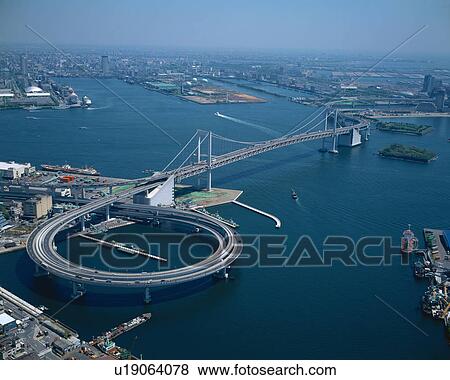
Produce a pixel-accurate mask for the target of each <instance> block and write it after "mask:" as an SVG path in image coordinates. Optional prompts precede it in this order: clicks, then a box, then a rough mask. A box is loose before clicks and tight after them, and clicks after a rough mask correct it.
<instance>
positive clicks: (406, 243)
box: [400, 224, 419, 253]
mask: <svg viewBox="0 0 450 380" xmlns="http://www.w3.org/2000/svg"><path fill="white" fill-rule="evenodd" d="M418 243H419V241H418V240H417V238H416V237H415V235H414V232H412V231H411V225H410V224H408V229H407V230H405V231H403V235H402V238H401V248H400V249H401V251H402V252H403V253H411V252H413V251H415V250H416V249H417V246H418Z"/></svg>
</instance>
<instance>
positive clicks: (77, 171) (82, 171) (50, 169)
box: [41, 164, 100, 176]
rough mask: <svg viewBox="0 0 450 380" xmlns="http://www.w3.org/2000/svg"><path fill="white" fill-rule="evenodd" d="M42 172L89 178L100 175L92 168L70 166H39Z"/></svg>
mask: <svg viewBox="0 0 450 380" xmlns="http://www.w3.org/2000/svg"><path fill="white" fill-rule="evenodd" d="M41 168H42V170H45V171H48V172H63V173H70V174H82V175H90V176H99V175H100V173H99V172H98V171H97V170H96V169H94V168H92V167H86V168H73V167H71V166H70V165H62V166H60V165H47V164H44V165H41Z"/></svg>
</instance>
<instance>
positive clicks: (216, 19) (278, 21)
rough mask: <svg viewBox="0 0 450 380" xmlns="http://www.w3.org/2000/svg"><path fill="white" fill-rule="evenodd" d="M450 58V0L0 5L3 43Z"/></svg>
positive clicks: (7, 1)
mask: <svg viewBox="0 0 450 380" xmlns="http://www.w3.org/2000/svg"><path fill="white" fill-rule="evenodd" d="M26 24H28V25H30V26H32V27H33V28H34V29H36V30H37V31H38V32H39V33H41V34H43V35H45V36H46V37H47V38H48V39H49V40H50V41H52V42H53V43H55V44H64V45H67V44H77V45H109V46H111V45H121V46H124V45H130V46H139V45H147V46H156V47H186V48H191V47H192V48H196V47H197V48H211V47H215V48H245V49H246V48H255V49H260V48H267V49H271V48H282V49H296V50H311V49H314V50H319V51H327V50H328V51H329V50H346V51H351V52H377V53H379V52H386V51H388V50H389V49H391V48H392V47H394V46H395V45H396V44H398V43H399V42H401V41H402V40H404V39H405V38H407V37H408V36H409V35H411V34H412V33H414V32H415V31H416V30H417V29H419V28H420V27H421V26H422V25H428V28H427V29H426V30H425V31H424V32H422V33H421V34H420V35H419V36H418V37H415V38H414V39H413V40H411V41H410V42H409V43H408V44H407V45H406V46H404V47H403V48H402V49H401V51H399V54H410V53H425V54H440V55H441V54H442V55H450V0H434V1H433V0H377V1H369V0H360V1H358V0H336V1H331V0H297V1H296V0H258V1H256V0H248V1H246V0H240V1H237V0H221V1H216V0H147V1H144V0H128V1H114V0H110V1H105V0H90V1H89V0H72V1H63V0H59V1H49V0H38V1H34V0H29V1H24V0H0V43H8V44H11V43H12V44H15V43H33V42H41V41H39V39H38V38H37V37H36V36H35V35H33V34H32V33H31V32H30V31H29V30H28V29H27V28H26V27H25V25H26Z"/></svg>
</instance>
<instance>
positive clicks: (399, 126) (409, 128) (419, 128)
mask: <svg viewBox="0 0 450 380" xmlns="http://www.w3.org/2000/svg"><path fill="white" fill-rule="evenodd" d="M377 127H378V129H379V130H380V131H387V132H396V133H404V134H408V135H419V136H422V135H424V134H425V133H428V132H430V131H432V129H433V128H432V127H430V126H429V125H418V124H410V123H400V122H381V121H380V122H378V124H377Z"/></svg>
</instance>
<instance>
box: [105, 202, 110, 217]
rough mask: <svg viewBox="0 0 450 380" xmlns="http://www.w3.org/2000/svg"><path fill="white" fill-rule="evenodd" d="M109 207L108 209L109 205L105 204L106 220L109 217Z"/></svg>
mask: <svg viewBox="0 0 450 380" xmlns="http://www.w3.org/2000/svg"><path fill="white" fill-rule="evenodd" d="M109 209H110V205H108V206H106V212H105V215H106V221H108V220H109V219H110V213H109Z"/></svg>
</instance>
